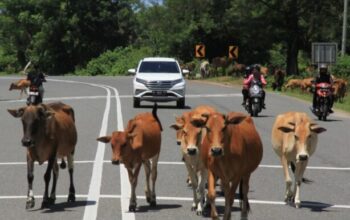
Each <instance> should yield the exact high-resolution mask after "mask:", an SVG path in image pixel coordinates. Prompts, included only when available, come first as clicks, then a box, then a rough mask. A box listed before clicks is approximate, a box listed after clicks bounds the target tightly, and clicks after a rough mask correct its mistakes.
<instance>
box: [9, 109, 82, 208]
mask: <svg viewBox="0 0 350 220" xmlns="http://www.w3.org/2000/svg"><path fill="white" fill-rule="evenodd" d="M8 112H9V113H10V114H11V115H12V116H14V117H16V118H19V117H21V119H22V124H23V134H24V135H23V138H22V145H23V146H24V147H26V148H27V167H28V186H29V187H28V195H27V202H26V209H29V208H33V207H34V205H35V201H34V194H33V190H32V184H33V179H34V175H33V171H34V161H38V162H39V164H42V163H44V162H45V161H48V166H47V170H46V173H45V175H44V179H45V192H44V196H43V202H42V205H41V207H42V208H45V207H48V206H50V205H51V204H54V203H55V199H56V183H57V178H58V172H59V170H58V165H57V160H58V159H59V158H62V164H61V168H64V167H65V162H64V159H63V157H65V156H66V157H67V158H68V167H69V175H70V187H69V195H68V202H75V188H74V183H73V166H74V164H73V163H74V157H73V156H74V149H75V145H76V143H77V131H76V128H75V123H74V111H73V109H72V108H71V107H70V106H69V105H66V104H63V103H51V104H47V105H44V104H40V105H38V106H33V105H31V106H28V107H23V108H20V109H17V110H11V109H9V110H8ZM51 170H52V172H53V183H52V190H51V193H50V197H49V196H48V190H49V182H50V178H51Z"/></svg>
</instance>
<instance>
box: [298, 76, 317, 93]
mask: <svg viewBox="0 0 350 220" xmlns="http://www.w3.org/2000/svg"><path fill="white" fill-rule="evenodd" d="M314 80H315V79H314V78H312V77H309V78H305V79H303V80H302V85H301V90H302V91H303V92H307V91H311V88H312V85H313V83H312V82H313V81H314Z"/></svg>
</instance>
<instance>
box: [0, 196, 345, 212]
mask: <svg viewBox="0 0 350 220" xmlns="http://www.w3.org/2000/svg"><path fill="white" fill-rule="evenodd" d="M75 196H76V197H77V198H87V197H88V195H75ZM56 197H57V198H67V195H56ZM25 198H27V196H26V195H22V196H0V200H10V199H25ZM36 198H42V196H40V195H38V196H36ZM120 198H122V196H121V195H103V194H101V195H100V199H120ZM137 198H138V199H143V200H145V199H146V197H145V196H141V195H140V196H137ZM157 200H164V201H165V200H166V201H180V202H181V201H184V202H191V201H193V198H192V197H169V196H157ZM215 201H216V202H219V203H224V202H225V200H224V198H216V199H215ZM249 203H250V204H261V205H285V203H284V202H282V201H267V200H255V199H249ZM303 206H304V207H315V208H327V209H330V208H336V209H350V205H336V204H327V203H324V204H320V203H312V202H301V207H303Z"/></svg>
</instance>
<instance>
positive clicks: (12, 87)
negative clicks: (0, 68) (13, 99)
mask: <svg viewBox="0 0 350 220" xmlns="http://www.w3.org/2000/svg"><path fill="white" fill-rule="evenodd" d="M14 88H15V84H14V83H11V85H10V88H9V90H10V91H11V90H12V89H14Z"/></svg>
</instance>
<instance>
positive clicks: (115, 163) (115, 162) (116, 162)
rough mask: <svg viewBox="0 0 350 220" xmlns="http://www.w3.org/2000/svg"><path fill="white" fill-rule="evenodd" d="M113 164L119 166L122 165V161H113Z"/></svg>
mask: <svg viewBox="0 0 350 220" xmlns="http://www.w3.org/2000/svg"><path fill="white" fill-rule="evenodd" d="M112 164H113V165H119V164H120V161H119V160H112Z"/></svg>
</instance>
